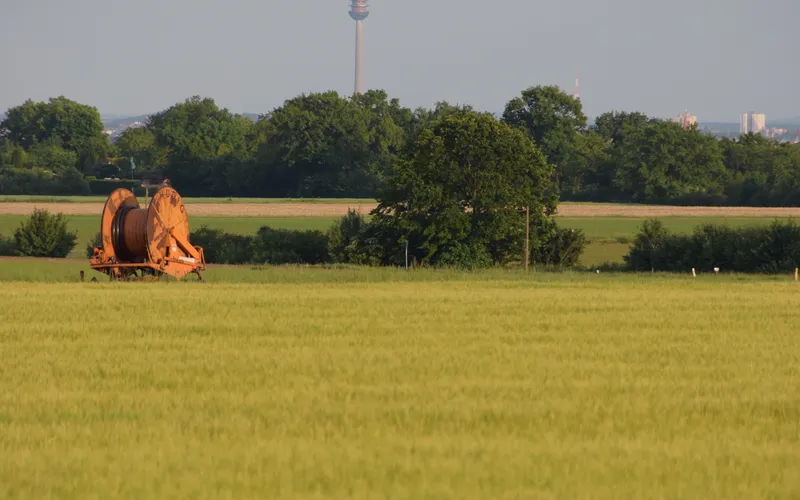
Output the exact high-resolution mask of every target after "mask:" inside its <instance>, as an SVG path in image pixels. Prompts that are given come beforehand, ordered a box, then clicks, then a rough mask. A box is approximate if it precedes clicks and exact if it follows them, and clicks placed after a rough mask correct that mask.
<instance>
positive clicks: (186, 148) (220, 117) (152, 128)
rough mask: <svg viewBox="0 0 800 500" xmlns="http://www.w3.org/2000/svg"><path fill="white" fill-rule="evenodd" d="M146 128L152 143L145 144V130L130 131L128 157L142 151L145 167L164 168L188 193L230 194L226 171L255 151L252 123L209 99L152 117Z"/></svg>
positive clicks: (197, 99)
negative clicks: (151, 136)
mask: <svg viewBox="0 0 800 500" xmlns="http://www.w3.org/2000/svg"><path fill="white" fill-rule="evenodd" d="M146 127H147V129H146V130H147V131H149V132H150V133H151V134H152V135H153V137H154V138H155V144H153V145H148V141H149V137H148V136H147V134H146V133H145V132H131V136H130V137H126V139H125V141H124V143H123V146H124V147H126V148H129V149H127V151H126V152H127V153H129V155H128V156H130V155H134V156H135V155H136V152H137V151H138V152H144V153H145V154H144V155H143V156H144V161H145V165H147V166H148V167H150V168H152V167H157V166H160V165H165V166H164V172H165V174H166V175H167V176H168V177H169V178H170V179H171V180H172V182H173V184H174V185H176V186H179V187H180V188H181V190H182V192H183V193H185V194H188V195H201V194H205V195H217V196H221V195H228V194H230V192H231V189H230V186H229V184H228V179H227V174H228V171H227V170H228V167H230V166H231V165H236V166H239V165H242V164H244V163H246V162H247V161H249V160H250V159H252V156H253V153H254V150H255V144H253V142H252V140H251V139H252V137H253V136H254V124H253V122H252V121H251V120H249V119H247V118H245V117H243V116H241V115H236V114H233V113H231V112H230V111H228V110H227V109H221V108H219V107H218V106H217V104H216V103H215V102H214V100H213V99H210V98H201V97H199V96H194V97H191V98H189V99H186V101H184V102H183V103H179V104H176V105H174V106H172V107H170V108H168V109H166V110H164V111H162V112H160V113H156V114H154V115H151V116H150V117H149V118H148V120H147V124H146ZM128 161H129V160H128Z"/></svg>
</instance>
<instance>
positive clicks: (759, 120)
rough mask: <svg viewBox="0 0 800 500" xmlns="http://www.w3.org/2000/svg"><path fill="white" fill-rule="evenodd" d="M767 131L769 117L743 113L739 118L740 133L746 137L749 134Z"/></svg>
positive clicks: (762, 114)
mask: <svg viewBox="0 0 800 500" xmlns="http://www.w3.org/2000/svg"><path fill="white" fill-rule="evenodd" d="M766 129H767V115H765V114H764V113H754V112H752V111H750V112H748V113H742V114H741V117H740V118H739V133H740V134H742V135H746V134H749V133H753V134H758V133H761V132H763V131H765V130H766Z"/></svg>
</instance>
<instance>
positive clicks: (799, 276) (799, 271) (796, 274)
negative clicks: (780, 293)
mask: <svg viewBox="0 0 800 500" xmlns="http://www.w3.org/2000/svg"><path fill="white" fill-rule="evenodd" d="M798 279H800V269H798V268H796V267H795V268H794V280H795V281H797V280H798Z"/></svg>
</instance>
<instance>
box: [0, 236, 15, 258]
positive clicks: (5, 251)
mask: <svg viewBox="0 0 800 500" xmlns="http://www.w3.org/2000/svg"><path fill="white" fill-rule="evenodd" d="M13 255H17V242H16V241H14V238H6V237H5V236H3V235H2V234H0V257H11V256H13Z"/></svg>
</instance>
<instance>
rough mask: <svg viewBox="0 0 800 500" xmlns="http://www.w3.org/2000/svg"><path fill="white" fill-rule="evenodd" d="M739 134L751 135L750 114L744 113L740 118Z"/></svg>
mask: <svg viewBox="0 0 800 500" xmlns="http://www.w3.org/2000/svg"><path fill="white" fill-rule="evenodd" d="M739 133H740V134H742V135H747V134H748V133H750V113H742V114H741V116H740V117H739Z"/></svg>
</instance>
